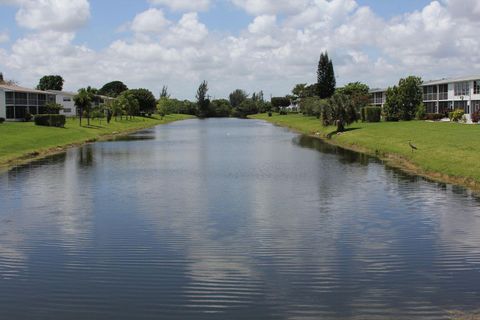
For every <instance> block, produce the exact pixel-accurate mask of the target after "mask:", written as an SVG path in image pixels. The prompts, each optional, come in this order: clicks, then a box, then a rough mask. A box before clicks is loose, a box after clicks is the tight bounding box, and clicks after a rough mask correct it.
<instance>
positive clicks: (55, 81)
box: [37, 75, 64, 91]
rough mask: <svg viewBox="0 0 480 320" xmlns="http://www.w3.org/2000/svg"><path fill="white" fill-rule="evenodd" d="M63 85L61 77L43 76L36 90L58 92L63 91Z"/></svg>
mask: <svg viewBox="0 0 480 320" xmlns="http://www.w3.org/2000/svg"><path fill="white" fill-rule="evenodd" d="M63 83H64V80H63V78H62V77H61V76H58V75H57V76H55V75H49V76H43V77H42V78H41V79H40V81H39V83H38V85H37V90H44V91H45V90H58V91H62V90H63Z"/></svg>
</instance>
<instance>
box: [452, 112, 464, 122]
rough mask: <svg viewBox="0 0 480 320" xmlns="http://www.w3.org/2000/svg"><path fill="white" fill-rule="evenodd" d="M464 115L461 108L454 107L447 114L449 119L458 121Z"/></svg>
mask: <svg viewBox="0 0 480 320" xmlns="http://www.w3.org/2000/svg"><path fill="white" fill-rule="evenodd" d="M464 115H465V111H463V110H462V109H456V110H454V111H452V112H450V113H449V114H448V117H449V118H450V121H453V122H459V121H460V120H462V118H463V116H464Z"/></svg>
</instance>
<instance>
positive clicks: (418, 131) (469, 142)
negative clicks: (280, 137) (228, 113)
mask: <svg viewBox="0 0 480 320" xmlns="http://www.w3.org/2000/svg"><path fill="white" fill-rule="evenodd" d="M251 118H254V119H262V120H266V121H269V122H272V123H274V124H277V125H280V126H285V127H289V128H291V129H293V130H296V131H298V132H301V133H304V134H308V135H314V136H317V137H319V138H323V139H325V140H327V141H328V142H330V143H333V144H336V145H340V146H342V147H345V148H347V149H352V150H356V151H360V152H364V153H368V154H371V155H375V156H377V157H379V158H380V159H382V160H385V161H387V162H388V163H389V164H391V165H394V166H397V167H400V168H403V169H404V170H406V171H409V172H413V173H415V174H419V175H422V176H425V177H428V178H431V179H435V180H438V181H444V182H451V183H455V184H460V185H464V186H468V187H470V188H474V189H480V163H479V162H480V144H479V141H480V126H478V125H463V124H457V123H438V122H436V123H432V122H425V121H410V122H397V123H395V122H380V123H361V122H359V123H355V124H352V125H351V126H349V127H348V131H347V132H345V133H343V134H340V135H337V134H334V131H335V128H333V127H323V126H322V124H321V123H320V120H318V119H316V118H315V117H304V116H303V115H299V114H290V115H288V116H280V115H278V114H274V115H273V117H268V116H267V115H266V114H260V115H254V116H251ZM409 140H411V141H412V143H413V144H414V145H415V146H417V147H418V151H416V152H413V153H412V150H411V148H410V146H409V144H408V141H409Z"/></svg>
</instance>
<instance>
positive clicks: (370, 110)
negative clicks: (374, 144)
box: [361, 107, 382, 122]
mask: <svg viewBox="0 0 480 320" xmlns="http://www.w3.org/2000/svg"><path fill="white" fill-rule="evenodd" d="M361 117H362V121H363V122H380V119H381V117H382V108H380V107H365V108H362V109H361Z"/></svg>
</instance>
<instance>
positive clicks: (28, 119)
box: [25, 112, 33, 122]
mask: <svg viewBox="0 0 480 320" xmlns="http://www.w3.org/2000/svg"><path fill="white" fill-rule="evenodd" d="M32 119H33V116H32V114H31V113H29V112H27V113H25V121H26V122H29V121H32Z"/></svg>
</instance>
